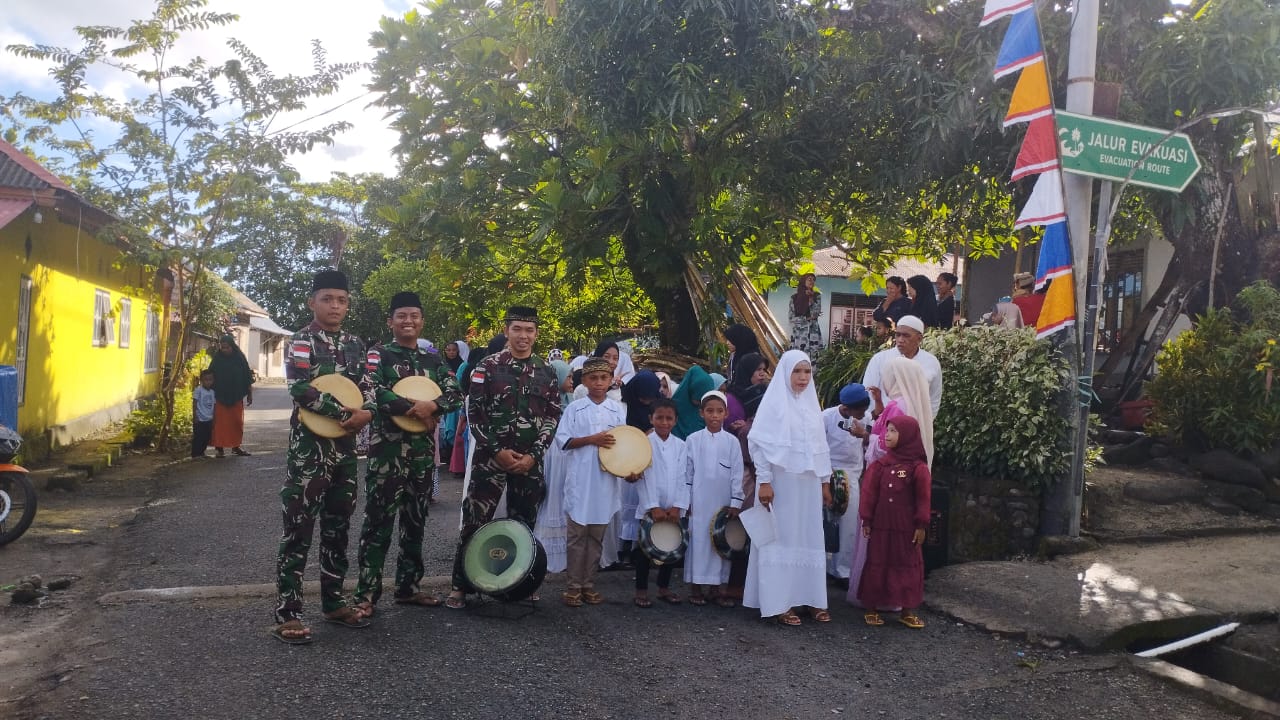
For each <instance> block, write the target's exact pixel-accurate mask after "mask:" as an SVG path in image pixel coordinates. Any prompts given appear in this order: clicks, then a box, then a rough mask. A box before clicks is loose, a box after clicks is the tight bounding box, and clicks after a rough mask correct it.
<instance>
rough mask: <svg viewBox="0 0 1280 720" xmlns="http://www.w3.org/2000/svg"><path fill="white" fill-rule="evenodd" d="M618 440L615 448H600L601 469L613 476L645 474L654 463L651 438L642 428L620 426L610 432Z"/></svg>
mask: <svg viewBox="0 0 1280 720" xmlns="http://www.w3.org/2000/svg"><path fill="white" fill-rule="evenodd" d="M609 434H610V435H612V436H613V437H614V439H616V440H617V442H615V443H614V444H613V447H608V448H604V447H602V448H600V468H601V469H602V470H604V471H605V472H607V473H609V474H611V475H617V476H618V477H627V476H628V475H634V474H636V473H641V472H644V470H645V468H647V467H649V465H650V464H651V463H652V462H653V447H652V446H651V445H649V436H648V435H645V433H644V431H643V430H641V429H640V428H634V427H631V426H630V425H619V426H618V427H616V428H613V429H611V430H609Z"/></svg>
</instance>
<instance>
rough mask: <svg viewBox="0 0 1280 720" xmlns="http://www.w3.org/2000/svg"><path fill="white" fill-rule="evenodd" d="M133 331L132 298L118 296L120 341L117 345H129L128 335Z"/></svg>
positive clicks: (125, 346) (124, 346) (123, 346)
mask: <svg viewBox="0 0 1280 720" xmlns="http://www.w3.org/2000/svg"><path fill="white" fill-rule="evenodd" d="M132 331H133V300H132V299H130V298H127V297H122V298H120V341H119V343H118V346H119V347H122V348H127V347H129V335H130V334H131V333H132Z"/></svg>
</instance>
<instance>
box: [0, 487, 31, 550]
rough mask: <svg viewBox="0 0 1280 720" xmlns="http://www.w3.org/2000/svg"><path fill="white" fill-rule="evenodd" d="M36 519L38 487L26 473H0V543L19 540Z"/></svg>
mask: <svg viewBox="0 0 1280 720" xmlns="http://www.w3.org/2000/svg"><path fill="white" fill-rule="evenodd" d="M35 519H36V487H35V485H33V484H31V478H29V477H27V474H26V473H20V472H7V473H0V545H5V544H7V543H11V542H13V541H14V540H17V539H18V538H19V537H21V536H22V533H24V532H26V531H27V528H29V527H31V521H32V520H35Z"/></svg>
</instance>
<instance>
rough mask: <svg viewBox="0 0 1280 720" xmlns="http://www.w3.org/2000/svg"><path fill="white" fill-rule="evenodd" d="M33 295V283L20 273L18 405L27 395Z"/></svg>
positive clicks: (20, 404) (17, 363)
mask: <svg viewBox="0 0 1280 720" xmlns="http://www.w3.org/2000/svg"><path fill="white" fill-rule="evenodd" d="M34 296H35V283H34V282H33V281H32V280H31V278H29V277H27V276H26V275H22V276H20V277H19V278H18V347H17V360H16V362H15V364H16V365H17V367H18V407H22V403H23V402H24V401H25V400H26V395H27V357H28V356H29V355H30V347H31V303H32V300H34Z"/></svg>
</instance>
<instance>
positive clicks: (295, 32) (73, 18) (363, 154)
mask: <svg viewBox="0 0 1280 720" xmlns="http://www.w3.org/2000/svg"><path fill="white" fill-rule="evenodd" d="M4 6H5V11H4V13H2V14H0V68H2V70H0V95H12V94H13V93H15V92H17V91H21V92H23V93H24V94H27V95H30V96H33V97H37V98H41V99H52V98H53V97H55V96H56V94H57V89H56V87H55V86H54V85H53V84H52V82H51V81H50V80H49V77H48V67H47V66H46V65H45V64H43V63H40V62H36V61H30V60H25V59H21V58H18V57H16V56H14V55H12V54H11V53H8V52H6V51H4V50H3V49H2V48H4V47H7V46H9V45H14V44H44V45H56V46H62V47H68V46H69V47H72V48H78V47H79V43H78V42H77V37H76V35H75V32H74V30H73V26H75V25H127V24H128V23H129V21H130V20H134V19H140V18H144V17H148V16H150V14H151V11H152V9H153V8H154V3H153V2H152V1H151V0H6V2H5V3H4ZM409 6H410V0H306V1H305V2H303V1H302V0H210V2H209V5H208V8H207V9H209V10H212V11H216V12H230V13H236V14H238V15H239V16H240V20H239V22H235V23H232V24H231V25H228V26H225V27H221V28H214V29H211V30H207V31H203V32H202V33H200V34H199V35H198V36H192V37H190V38H186V39H185V40H184V41H183V43H182V44H181V46H180V50H181V51H182V52H183V53H185V55H184V57H190V56H193V55H197V54H198V55H201V56H203V57H204V58H205V59H206V60H208V61H210V62H221V61H224V60H226V59H227V58H229V57H230V56H231V51H230V49H229V48H227V46H226V40H227V39H228V38H231V37H234V38H237V39H239V40H242V41H243V42H244V43H245V44H247V45H248V46H249V48H250V49H252V50H253V51H254V52H256V53H257V54H258V55H259V56H261V57H262V58H263V59H264V60H265V61H266V63H267V64H268V66H269V67H271V68H272V70H273V71H274V72H275V73H276V74H278V75H284V74H289V73H298V74H301V73H308V72H310V70H311V46H310V43H311V40H313V39H318V40H320V42H321V43H322V44H323V45H324V47H325V49H326V50H327V51H328V53H329V61H330V62H358V61H367V60H371V59H372V58H373V50H372V49H371V48H370V47H369V42H368V39H369V35H370V33H372V32H373V31H374V30H375V29H377V26H378V18H380V17H382V16H384V15H400V14H402V13H403V12H404V11H405V10H407V9H408V8H409ZM120 77H121V76H119V75H101V76H98V77H97V78H95V77H94V76H92V75H91V76H90V82H91V83H94V84H95V86H96V87H97V88H98V89H101V90H104V91H106V92H108V93H110V94H112V95H116V96H123V95H126V94H130V93H133V92H137V90H138V89H137V88H133V87H130V86H127V85H124V84H122V83H121V82H120ZM108 78H110V79H109V80H108ZM369 80H370V78H369V75H368V73H360V74H358V75H353V76H351V77H349V78H348V79H347V80H346V82H345V83H344V85H343V87H342V89H341V90H340V91H339V92H338V93H337V94H335V95H332V96H330V97H328V98H325V99H323V100H320V101H317V102H316V104H315V105H314V106H313V107H312V108H309V109H308V111H307V112H305V113H299V114H297V116H296V117H293V118H282V120H281V121H280V122H278V123H277V127H284V126H286V125H288V124H290V123H292V122H296V121H297V120H301V119H303V118H305V117H307V116H309V115H311V114H314V113H315V112H317V111H320V110H325V109H329V108H331V107H333V106H336V105H338V104H340V103H342V102H344V101H347V100H351V99H352V98H356V97H359V96H360V95H363V94H364V93H365V92H367V90H366V88H365V86H366V85H367V84H368V82H369ZM372 99H373V98H372V96H369V97H366V98H363V99H360V100H357V101H355V102H352V103H350V104H349V105H346V106H345V107H343V108H341V109H340V110H338V111H336V112H334V113H332V114H330V115H326V116H325V117H323V118H321V119H318V120H314V121H311V122H312V124H314V125H316V126H319V125H321V124H322V123H324V122H326V121H330V120H334V119H341V120H346V121H348V122H351V123H353V124H354V128H353V129H352V130H350V131H348V132H346V133H344V134H343V135H340V136H339V137H338V138H337V141H336V143H335V144H334V145H333V146H330V147H321V148H317V149H315V150H314V151H312V152H311V153H308V154H307V155H304V156H297V157H295V158H294V164H295V166H296V167H297V168H298V169H299V171H301V173H302V175H303V178H304V179H306V180H310V181H318V180H324V179H326V178H328V177H329V174H330V173H331V172H333V171H343V172H349V173H357V172H383V173H392V172H394V171H395V162H394V159H393V158H392V156H391V148H392V146H393V145H394V144H395V141H396V137H395V134H394V133H393V132H392V131H391V130H389V129H388V128H387V126H386V122H385V121H384V120H383V119H382V117H381V116H382V111H381V110H379V109H374V108H366V107H365V106H366V105H368V103H369V101H370V100H372ZM304 127H305V126H304Z"/></svg>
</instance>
